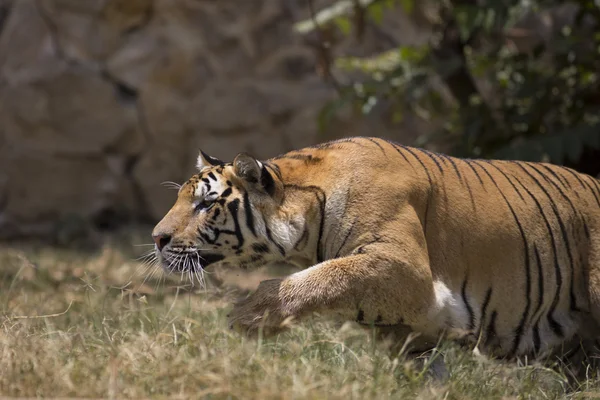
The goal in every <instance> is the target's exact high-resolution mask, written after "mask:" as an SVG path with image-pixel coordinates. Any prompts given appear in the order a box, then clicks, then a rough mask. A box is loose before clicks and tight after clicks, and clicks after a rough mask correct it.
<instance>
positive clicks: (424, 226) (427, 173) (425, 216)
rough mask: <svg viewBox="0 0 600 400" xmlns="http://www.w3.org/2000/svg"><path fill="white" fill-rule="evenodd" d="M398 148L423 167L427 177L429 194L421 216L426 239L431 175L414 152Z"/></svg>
mask: <svg viewBox="0 0 600 400" xmlns="http://www.w3.org/2000/svg"><path fill="white" fill-rule="evenodd" d="M399 146H400V147H402V148H403V149H404V150H406V151H408V152H409V153H410V154H411V155H412V156H413V157H414V158H415V159H416V160H417V161H418V162H419V164H421V167H423V170H424V171H425V174H426V175H427V181H428V182H429V194H428V196H427V204H425V215H424V216H423V219H424V221H423V233H424V234H425V237H427V215H428V214H429V204H430V203H431V191H432V190H433V181H432V179H431V174H430V173H429V170H428V169H427V167H426V166H425V164H424V163H423V161H422V160H421V159H420V158H419V157H417V155H416V154H415V152H414V151H413V150H412V149H411V148H410V147H406V146H403V145H399Z"/></svg>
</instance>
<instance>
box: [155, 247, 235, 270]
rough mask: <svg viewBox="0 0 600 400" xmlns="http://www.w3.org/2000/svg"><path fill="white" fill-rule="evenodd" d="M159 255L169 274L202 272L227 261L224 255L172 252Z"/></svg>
mask: <svg viewBox="0 0 600 400" xmlns="http://www.w3.org/2000/svg"><path fill="white" fill-rule="evenodd" d="M159 254H160V259H161V261H162V262H161V264H162V267H163V269H164V270H165V271H167V272H169V273H171V272H180V273H184V272H200V271H203V270H204V269H206V267H208V266H209V265H212V264H215V263H218V262H220V261H222V260H224V259H225V256H224V255H222V254H217V253H208V252H199V251H179V252H172V251H170V252H166V254H161V253H159Z"/></svg>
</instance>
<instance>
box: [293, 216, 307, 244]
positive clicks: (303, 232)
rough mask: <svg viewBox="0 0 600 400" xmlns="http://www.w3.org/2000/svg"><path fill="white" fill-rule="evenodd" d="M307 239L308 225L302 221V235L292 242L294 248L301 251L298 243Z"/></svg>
mask: <svg viewBox="0 0 600 400" xmlns="http://www.w3.org/2000/svg"><path fill="white" fill-rule="evenodd" d="M307 239H308V227H307V226H306V222H305V223H304V229H303V231H302V235H301V236H300V238H299V239H298V240H297V241H296V243H295V244H294V250H297V251H301V250H302V249H300V248H299V246H300V244H301V243H302V242H304V241H305V240H307ZM305 247H306V246H305Z"/></svg>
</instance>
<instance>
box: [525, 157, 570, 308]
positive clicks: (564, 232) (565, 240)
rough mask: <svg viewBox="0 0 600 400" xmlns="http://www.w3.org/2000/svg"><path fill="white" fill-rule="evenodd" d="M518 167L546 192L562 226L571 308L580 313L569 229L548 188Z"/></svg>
mask: <svg viewBox="0 0 600 400" xmlns="http://www.w3.org/2000/svg"><path fill="white" fill-rule="evenodd" d="M518 165H519V166H520V167H521V168H522V169H523V171H525V173H526V174H527V175H529V176H530V177H531V179H533V180H534V181H535V183H536V184H537V185H538V186H539V187H540V189H542V191H543V192H544V194H545V195H546V197H547V198H548V200H549V202H550V206H551V208H552V211H553V212H554V216H555V217H556V220H557V221H558V224H559V226H560V232H561V235H562V238H563V241H564V243H565V248H566V250H567V257H568V259H569V266H570V268H571V269H570V271H571V274H570V280H571V284H570V289H569V297H570V308H571V310H572V311H580V310H579V307H577V301H576V298H575V285H574V281H575V265H574V262H573V254H572V253H571V244H570V241H569V234H568V233H567V229H566V227H565V224H564V222H563V220H562V217H561V216H560V213H559V212H558V207H557V206H556V203H555V202H554V200H553V199H552V197H551V196H550V193H548V191H547V190H546V188H545V187H544V186H542V184H541V182H540V181H538V180H537V179H536V178H535V176H533V174H531V173H529V171H527V169H526V168H525V167H523V166H522V165H521V164H518ZM528 165H529V164H528ZM529 166H530V165H529ZM530 167H531V166H530ZM534 170H536V171H537V169H535V168H534ZM538 173H539V172H538ZM565 197H566V196H565ZM571 206H573V204H572V203H571ZM573 212H574V213H575V215H577V211H576V210H575V207H573Z"/></svg>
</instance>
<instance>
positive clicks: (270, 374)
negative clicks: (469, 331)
mask: <svg viewBox="0 0 600 400" xmlns="http://www.w3.org/2000/svg"><path fill="white" fill-rule="evenodd" d="M139 232H140V231H139V230H136V231H135V232H133V233H132V232H130V231H128V232H121V233H118V234H113V235H111V236H110V237H105V238H102V244H101V245H100V246H99V247H97V248H95V249H91V250H89V249H88V250H82V249H79V250H77V249H76V248H65V247H53V246H49V245H43V244H39V243H37V244H36V243H25V244H24V243H12V244H4V245H1V247H0V285H1V287H0V307H1V309H2V315H1V316H0V321H1V327H0V351H1V356H0V371H2V372H1V374H0V395H1V396H11V397H12V396H14V397H17V396H18V397H34V396H37V397H96V398H98V397H101V398H148V397H152V398H161V397H162V398H167V397H168V398H190V397H193V398H218V399H220V398H223V399H250V398H256V399H272V398H273V399H274V398H277V399H280V398H283V399H287V398H294V399H304V398H308V399H322V398H345V399H349V398H352V399H368V398H374V399H385V398H410V399H414V398H421V399H465V398H467V399H482V398H486V399H487V398H489V399H506V398H540V399H555V398H594V397H600V384H599V382H598V381H584V382H579V383H578V384H574V385H573V384H569V383H568V380H567V377H566V375H565V374H564V373H561V372H560V369H558V370H555V369H550V368H545V367H542V366H539V365H535V364H533V365H527V363H526V362H521V363H506V362H500V361H491V360H482V359H479V358H476V357H474V356H473V355H471V353H470V352H468V351H466V350H465V349H464V348H461V347H458V346H457V345H456V344H452V343H441V344H440V346H439V348H438V349H437V350H436V351H434V352H433V362H429V361H426V360H425V361H423V360H417V361H416V362H415V361H409V360H408V359H407V358H406V357H405V355H403V354H402V353H398V352H391V351H390V350H389V346H388V345H387V343H386V342H385V341H382V340H379V339H377V335H376V334H375V333H376V332H374V331H373V330H372V329H364V328H361V327H359V326H357V325H356V324H353V323H345V324H342V323H341V322H336V321H331V320H328V319H325V318H324V317H321V316H315V317H314V318H311V319H309V320H307V321H305V322H302V323H301V324H297V325H294V326H292V327H291V328H290V330H288V331H286V332H284V333H281V334H279V335H278V336H276V337H271V338H260V337H259V338H254V339H253V338H246V337H242V336H241V335H239V334H238V333H236V332H233V331H230V330H229V329H228V328H227V323H226V319H227V318H226V315H227V312H228V310H229V307H230V304H231V301H232V300H233V299H234V298H236V296H239V295H240V289H239V286H244V285H245V286H246V287H252V286H253V285H255V284H256V283H257V282H258V281H259V280H260V279H261V278H263V277H264V275H263V274H265V273H267V272H269V271H267V272H265V271H260V272H258V273H255V274H253V275H241V274H235V273H234V274H230V275H229V276H228V277H225V278H223V279H225V282H226V284H221V285H220V286H218V285H217V284H216V283H209V287H208V288H207V289H201V288H200V287H199V286H198V284H196V285H195V286H194V287H193V288H192V287H191V286H190V285H189V283H188V282H187V281H181V280H180V279H179V278H177V279H166V280H164V279H161V275H160V274H159V273H158V272H157V273H155V274H154V276H153V277H152V278H151V279H147V280H146V281H145V282H144V283H142V282H143V280H144V277H146V276H147V275H148V274H147V273H145V266H144V265H143V264H142V262H141V261H138V260H136V257H139V256H140V255H141V254H143V253H144V252H145V251H147V250H148V249H149V248H150V247H148V246H141V244H143V243H144V242H146V243H147V242H148V240H147V236H148V235H147V234H140V233H139ZM142 232H143V233H147V232H145V230H142ZM271 272H272V271H271ZM429 360H431V358H430V359H429ZM442 360H443V363H442ZM431 365H434V366H436V368H435V370H436V371H437V374H438V376H439V375H440V374H441V375H445V377H443V378H441V379H434V378H432V373H431V371H432V370H433V369H434V368H432V367H431ZM443 365H445V367H443ZM440 368H441V369H440ZM444 368H445V372H444ZM439 371H442V373H440V372H439Z"/></svg>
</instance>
